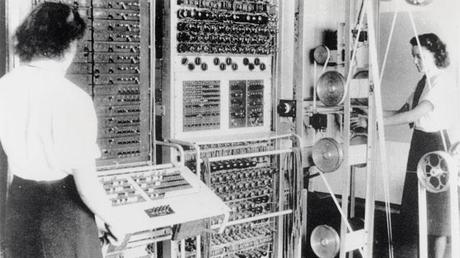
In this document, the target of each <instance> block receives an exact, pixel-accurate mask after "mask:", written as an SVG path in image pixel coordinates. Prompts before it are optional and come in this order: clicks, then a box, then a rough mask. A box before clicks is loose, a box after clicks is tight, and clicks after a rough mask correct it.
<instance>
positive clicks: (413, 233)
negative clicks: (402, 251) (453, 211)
mask: <svg viewBox="0 0 460 258" xmlns="http://www.w3.org/2000/svg"><path fill="white" fill-rule="evenodd" d="M444 138H445V141H446V144H447V148H449V147H450V142H449V138H448V136H447V134H446V133H445V132H444ZM437 150H445V148H444V144H443V140H442V137H441V132H434V133H426V132H423V131H420V130H414V133H413V134H412V140H411V145H410V150H409V158H408V162H407V172H406V178H405V181H404V189H403V196H402V201H401V213H400V216H401V224H400V229H401V234H402V236H403V239H404V240H409V241H416V240H417V239H418V232H419V223H418V178H417V164H418V162H419V160H420V158H421V157H422V156H423V155H425V154H426V153H428V152H431V151H437ZM449 201H450V200H449V192H448V191H447V192H441V193H430V192H427V215H428V234H429V235H435V236H449V235H450V210H449ZM404 236H405V237H404Z"/></svg>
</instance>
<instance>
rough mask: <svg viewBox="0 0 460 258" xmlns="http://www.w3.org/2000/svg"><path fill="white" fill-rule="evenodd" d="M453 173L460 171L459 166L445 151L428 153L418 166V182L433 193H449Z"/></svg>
mask: <svg viewBox="0 0 460 258" xmlns="http://www.w3.org/2000/svg"><path fill="white" fill-rule="evenodd" d="M453 171H458V168H457V164H456V162H455V160H454V159H453V158H452V156H451V155H450V154H449V153H447V152H445V151H433V152H428V153H427V154H425V155H423V156H422V158H421V159H420V160H419V162H418V164H417V177H418V180H419V182H420V183H421V184H422V185H423V186H424V187H425V189H426V190H427V191H428V192H431V193H440V192H444V191H447V189H449V178H450V176H451V175H450V173H451V172H453Z"/></svg>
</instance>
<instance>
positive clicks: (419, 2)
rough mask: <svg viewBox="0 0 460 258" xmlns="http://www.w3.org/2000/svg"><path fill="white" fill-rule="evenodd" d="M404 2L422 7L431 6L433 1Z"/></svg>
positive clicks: (413, 0) (411, 0)
mask: <svg viewBox="0 0 460 258" xmlns="http://www.w3.org/2000/svg"><path fill="white" fill-rule="evenodd" d="M406 2H407V3H409V4H411V5H418V6H423V5H429V4H431V3H432V2H433V0H406Z"/></svg>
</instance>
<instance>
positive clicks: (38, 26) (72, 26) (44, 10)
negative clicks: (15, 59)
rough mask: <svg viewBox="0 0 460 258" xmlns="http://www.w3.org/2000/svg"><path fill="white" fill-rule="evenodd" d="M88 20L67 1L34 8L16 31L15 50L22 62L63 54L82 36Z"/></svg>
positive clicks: (48, 3)
mask: <svg viewBox="0 0 460 258" xmlns="http://www.w3.org/2000/svg"><path fill="white" fill-rule="evenodd" d="M85 29H86V22H85V21H84V20H83V19H82V18H81V17H80V15H79V13H78V11H77V10H76V9H74V8H72V7H70V6H69V5H67V4H63V3H53V2H45V3H42V4H40V5H38V6H37V7H36V8H34V9H33V10H32V12H31V13H30V14H29V16H28V17H27V18H26V19H25V20H24V21H23V22H22V24H21V25H20V26H19V27H18V29H17V30H16V34H15V37H16V45H15V51H16V53H17V54H18V55H19V58H20V59H21V60H22V61H31V60H32V59H34V58H36V57H48V58H56V57H61V56H62V55H63V53H64V52H65V50H67V49H68V48H69V45H70V43H71V42H72V41H74V40H79V39H81V38H83V36H84V34H85Z"/></svg>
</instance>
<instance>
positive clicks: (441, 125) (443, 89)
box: [408, 72, 459, 132]
mask: <svg viewBox="0 0 460 258" xmlns="http://www.w3.org/2000/svg"><path fill="white" fill-rule="evenodd" d="M430 82H431V85H430V84H429V83H428V81H426V82H425V87H424V89H423V92H422V94H421V96H420V99H419V102H418V103H421V102H422V101H429V102H430V103H431V104H432V105H433V110H432V111H430V112H429V113H427V114H426V115H424V116H423V117H421V118H420V119H418V120H417V121H415V129H418V130H421V131H424V132H437V131H440V130H444V129H449V128H451V127H452V125H453V123H454V121H455V117H456V114H458V112H459V110H456V106H457V104H456V103H457V101H458V100H457V99H458V97H459V95H458V90H457V88H456V84H455V78H454V77H453V76H451V75H450V73H449V72H442V73H440V74H438V75H436V76H434V77H431V80H430ZM413 95H414V94H412V95H411V96H410V97H409V99H408V103H409V104H410V106H412V103H411V102H412V99H413Z"/></svg>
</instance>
